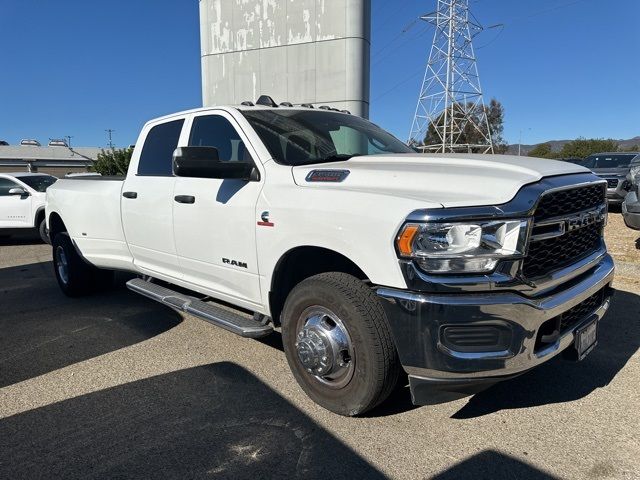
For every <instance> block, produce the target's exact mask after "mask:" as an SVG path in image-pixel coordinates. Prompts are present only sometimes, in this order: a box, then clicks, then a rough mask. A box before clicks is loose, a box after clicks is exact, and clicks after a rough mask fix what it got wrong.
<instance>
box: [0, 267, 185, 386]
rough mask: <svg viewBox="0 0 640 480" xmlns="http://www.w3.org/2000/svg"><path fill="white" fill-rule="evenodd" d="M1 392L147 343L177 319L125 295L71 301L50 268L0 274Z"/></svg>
mask: <svg viewBox="0 0 640 480" xmlns="http://www.w3.org/2000/svg"><path fill="white" fill-rule="evenodd" d="M0 305H2V315H1V316H0V387H4V386H7V385H11V384H13V383H16V382H20V381H23V380H27V379H29V378H33V377H35V376H38V375H42V374H44V373H48V372H51V371H54V370H57V369H59V368H62V367H65V366H68V365H71V364H73V363H77V362H80V361H83V360H87V359H90V358H93V357H96V356H99V355H103V354H105V353H108V352H111V351H114V350H118V349H120V348H123V347H127V346H129V345H133V344H135V343H138V342H142V341H144V340H147V339H149V338H151V337H153V336H156V335H159V334H161V333H163V332H164V331H166V330H169V329H171V328H173V327H175V326H176V325H178V323H180V321H181V317H180V316H179V315H178V314H176V313H175V312H173V311H172V310H169V309H167V308H164V307H162V306H161V305H159V304H154V303H151V302H140V300H139V299H138V298H137V297H135V296H133V295H130V294H129V293H127V291H126V290H124V289H119V290H114V291H110V292H105V293H103V294H98V295H93V296H90V297H85V298H76V299H70V298H67V297H65V296H64V295H63V294H62V293H61V292H60V290H59V288H58V284H57V283H56V280H55V277H54V275H53V266H52V264H51V262H45V263H34V264H29V265H22V266H18V267H10V268H4V269H0Z"/></svg>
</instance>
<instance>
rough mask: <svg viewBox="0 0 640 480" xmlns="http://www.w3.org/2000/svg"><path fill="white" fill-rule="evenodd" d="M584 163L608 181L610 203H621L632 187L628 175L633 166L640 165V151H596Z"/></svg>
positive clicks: (608, 199)
mask: <svg viewBox="0 0 640 480" xmlns="http://www.w3.org/2000/svg"><path fill="white" fill-rule="evenodd" d="M583 165H584V166H585V167H587V168H590V169H591V170H592V171H593V173H595V174H596V175H598V176H599V177H601V178H604V179H605V180H606V181H607V201H608V202H609V205H620V204H621V203H622V201H623V200H624V197H625V196H626V195H627V192H628V191H629V190H630V189H631V182H630V181H629V180H628V179H627V175H628V174H629V171H630V170H631V167H633V166H635V165H640V153H638V152H630V153H627V152H624V153H622V152H613V153H596V154H595V155H590V156H589V157H587V158H586V159H585V161H584V163H583Z"/></svg>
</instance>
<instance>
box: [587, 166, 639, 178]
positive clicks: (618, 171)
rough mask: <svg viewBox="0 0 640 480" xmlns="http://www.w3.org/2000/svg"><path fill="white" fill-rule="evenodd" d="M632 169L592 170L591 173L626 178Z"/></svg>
mask: <svg viewBox="0 0 640 480" xmlns="http://www.w3.org/2000/svg"><path fill="white" fill-rule="evenodd" d="M630 169H631V167H620V168H592V169H591V171H592V172H593V173H595V174H596V175H599V176H610V177H611V176H614V177H625V176H626V175H627V173H629V170H630Z"/></svg>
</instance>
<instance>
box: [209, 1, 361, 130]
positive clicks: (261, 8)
mask: <svg viewBox="0 0 640 480" xmlns="http://www.w3.org/2000/svg"><path fill="white" fill-rule="evenodd" d="M370 20H371V0H200V40H201V50H202V97H203V103H204V105H205V106H211V105H216V104H217V105H221V104H239V103H241V102H243V101H245V100H250V101H255V100H256V99H257V98H258V96H260V95H261V94H266V95H270V96H272V97H273V98H274V100H275V101H276V102H283V101H289V102H292V103H294V104H300V103H313V104H317V105H330V106H334V107H337V108H340V109H347V110H350V111H351V112H352V113H354V114H357V115H362V116H365V117H366V116H368V114H369V46H370V23H371V22H370Z"/></svg>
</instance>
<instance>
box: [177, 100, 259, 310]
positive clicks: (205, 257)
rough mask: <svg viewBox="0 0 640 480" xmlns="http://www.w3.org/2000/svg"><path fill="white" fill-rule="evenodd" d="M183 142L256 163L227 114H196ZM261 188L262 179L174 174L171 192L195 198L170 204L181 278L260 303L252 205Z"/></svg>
mask: <svg viewBox="0 0 640 480" xmlns="http://www.w3.org/2000/svg"><path fill="white" fill-rule="evenodd" d="M187 144H188V145H189V146H207V147H215V148H217V149H218V154H219V158H220V160H221V161H228V162H238V161H244V162H253V163H254V165H256V164H257V162H254V160H253V159H254V157H256V153H255V151H253V150H252V149H251V146H250V145H249V144H248V142H247V139H246V137H245V136H244V134H243V132H241V130H240V129H239V128H238V126H237V124H236V122H235V120H234V119H233V117H232V116H231V115H229V114H228V113H227V112H223V111H220V112H219V113H216V114H212V113H211V112H207V113H206V114H201V115H196V116H194V117H193V121H192V127H191V132H190V135H189V139H188V143H187ZM256 158H257V157H256ZM259 167H261V165H260V166H259ZM262 177H264V175H263V176H262ZM261 188H262V181H261V180H260V181H245V180H236V179H216V178H186V177H185V178H182V177H177V178H176V184H175V190H174V196H175V197H179V196H183V195H187V196H190V197H195V200H194V202H193V203H179V202H175V203H174V206H173V224H174V235H175V239H176V248H177V251H178V258H179V262H180V266H181V268H182V272H183V273H184V280H185V281H187V282H189V283H192V284H194V285H198V286H200V287H204V288H205V289H206V290H207V291H208V292H210V294H211V295H215V296H217V297H218V298H221V299H223V300H224V299H226V300H228V301H233V302H234V303H238V304H243V305H244V306H245V307H247V308H250V307H251V306H255V305H257V304H259V303H260V284H259V277H258V261H257V254H256V238H255V236H256V211H255V209H256V203H257V200H258V195H259V193H260V190H261Z"/></svg>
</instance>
